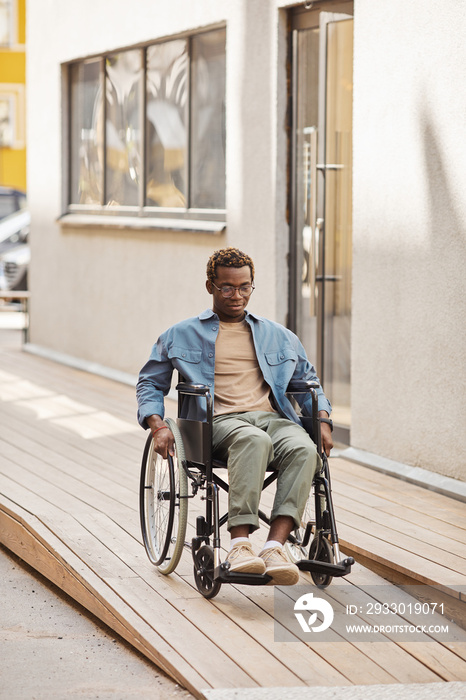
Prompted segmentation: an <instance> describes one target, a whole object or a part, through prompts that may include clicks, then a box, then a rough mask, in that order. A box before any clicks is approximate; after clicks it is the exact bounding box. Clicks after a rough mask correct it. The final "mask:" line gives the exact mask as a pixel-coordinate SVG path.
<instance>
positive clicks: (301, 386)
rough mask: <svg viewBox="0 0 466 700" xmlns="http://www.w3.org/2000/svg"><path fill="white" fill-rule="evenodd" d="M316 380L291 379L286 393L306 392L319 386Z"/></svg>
mask: <svg viewBox="0 0 466 700" xmlns="http://www.w3.org/2000/svg"><path fill="white" fill-rule="evenodd" d="M319 386H320V385H319V384H318V382H311V381H307V380H306V379H292V380H291V382H290V383H289V384H288V387H287V389H286V393H287V394H308V393H309V392H310V391H311V389H318V388H319Z"/></svg>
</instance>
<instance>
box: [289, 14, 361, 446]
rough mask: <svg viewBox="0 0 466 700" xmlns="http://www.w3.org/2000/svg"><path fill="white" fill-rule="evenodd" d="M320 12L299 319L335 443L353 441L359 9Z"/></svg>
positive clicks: (300, 88) (297, 270)
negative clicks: (353, 226) (355, 101)
mask: <svg viewBox="0 0 466 700" xmlns="http://www.w3.org/2000/svg"><path fill="white" fill-rule="evenodd" d="M320 7H325V10H326V11H325V12H324V11H322V10H321V9H318V8H316V9H314V10H312V9H311V10H308V11H307V12H303V11H300V12H299V13H296V14H294V15H293V16H292V27H293V106H294V109H293V151H292V153H293V158H292V194H293V205H292V227H291V231H292V238H291V257H290V261H291V274H290V280H291V288H290V316H289V318H290V325H291V327H292V328H293V330H295V331H296V332H297V333H298V335H299V336H300V338H301V340H302V342H303V344H304V346H305V348H306V351H307V353H308V355H309V358H310V360H311V362H313V363H314V364H315V365H316V368H317V372H318V374H319V377H320V379H321V381H322V384H323V387H324V390H325V393H326V395H327V396H328V398H329V399H330V401H331V402H332V406H333V419H334V423H335V425H336V434H335V437H336V438H337V439H338V440H340V441H343V442H349V429H350V423H351V408H350V370H351V352H350V351H351V345H350V334H351V253H352V235H351V222H352V206H351V203H352V93H353V84H352V79H353V20H352V3H350V2H335V3H326V4H325V6H324V5H321V6H320ZM327 10H329V11H327ZM331 10H332V11H331Z"/></svg>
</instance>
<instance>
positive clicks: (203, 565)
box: [193, 544, 222, 598]
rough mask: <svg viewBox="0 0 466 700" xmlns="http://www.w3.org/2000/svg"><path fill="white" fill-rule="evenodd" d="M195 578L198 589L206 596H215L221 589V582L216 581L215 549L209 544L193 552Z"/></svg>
mask: <svg viewBox="0 0 466 700" xmlns="http://www.w3.org/2000/svg"><path fill="white" fill-rule="evenodd" d="M193 560H194V580H195V581H196V586H197V590H198V591H199V593H201V595H203V596H204V598H214V597H215V596H216V595H217V593H218V592H219V590H220V587H221V585H222V584H221V583H219V582H218V581H214V550H213V549H212V547H210V546H209V545H207V544H203V545H202V547H199V549H198V550H197V552H194V553H193Z"/></svg>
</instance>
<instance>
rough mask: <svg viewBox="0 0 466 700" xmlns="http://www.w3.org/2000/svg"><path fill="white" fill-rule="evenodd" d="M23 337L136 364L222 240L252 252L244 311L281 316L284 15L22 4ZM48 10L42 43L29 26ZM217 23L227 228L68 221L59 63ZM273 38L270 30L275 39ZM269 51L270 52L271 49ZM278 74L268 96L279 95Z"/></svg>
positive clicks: (145, 3) (188, 310)
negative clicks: (222, 70) (27, 316)
mask: <svg viewBox="0 0 466 700" xmlns="http://www.w3.org/2000/svg"><path fill="white" fill-rule="evenodd" d="M28 9H29V12H28V26H29V37H30V44H29V51H28V56H29V62H28V109H29V115H30V118H29V127H28V129H29V132H28V137H29V139H30V143H31V152H30V157H29V188H28V189H29V192H30V206H31V211H32V219H33V223H32V235H31V239H32V258H33V263H32V266H31V267H32V269H31V289H32V292H33V300H32V304H31V307H32V313H31V342H32V343H34V344H36V345H39V346H44V347H47V348H51V349H53V350H55V351H58V352H61V353H65V354H68V355H71V356H75V357H79V358H83V359H86V360H90V361H93V362H97V363H99V364H102V365H104V366H108V367H112V368H115V369H118V370H122V371H125V372H130V373H136V372H137V371H138V370H139V368H140V367H141V365H142V363H143V362H144V361H145V360H146V358H147V356H148V354H149V351H150V348H151V346H152V344H153V342H154V341H155V340H156V338H157V336H158V335H159V333H160V332H162V331H163V330H165V328H167V327H168V326H169V325H171V324H172V323H174V322H175V321H178V320H180V319H183V318H186V317H188V316H191V315H194V314H197V313H200V312H201V311H203V310H204V309H205V308H207V307H208V306H210V301H211V300H210V297H209V295H208V294H207V292H206V290H205V286H204V285H205V267H206V262H207V259H208V257H209V256H210V254H211V253H212V252H213V251H214V250H216V249H218V248H219V247H224V246H227V245H233V246H237V247H239V248H241V249H243V250H245V251H246V252H248V253H249V254H250V255H251V256H252V257H253V259H254V260H255V261H256V267H257V271H256V284H257V289H256V292H255V294H254V298H253V300H252V301H251V304H250V306H251V308H253V309H255V310H256V311H257V313H260V314H262V315H266V316H269V317H272V318H275V319H277V320H279V321H281V322H285V318H286V312H287V285H288V271H287V263H286V254H287V249H288V228H287V224H286V157H287V151H286V148H287V147H286V132H285V114H286V18H285V15H282V14H280V13H278V12H277V11H276V8H275V7H274V4H273V3H270V2H269V1H268V0H254V2H252V3H251V2H247V1H246V0H242V1H238V2H234V3H228V2H214V1H212V0H198V1H197V2H195V3H191V2H184V1H182V0H173V1H172V2H170V3H166V2H164V1H163V0H156V1H154V0H139V2H138V8H137V12H135V11H134V7H133V6H130V5H128V3H127V2H125V1H124V0H116V1H115V2H112V4H111V11H109V5H108V3H95V2H93V1H92V0H82V2H80V3H79V4H76V3H72V4H68V3H66V4H65V5H64V4H63V2H62V0H52V1H51V2H50V1H48V2H44V1H43V0H36V1H35V2H33V3H30V6H29V8H28ZM47 17H55V18H56V21H57V23H58V22H59V26H60V31H57V32H52V33H50V37H49V40H48V41H47V42H44V40H43V33H42V32H40V31H36V28H37V27H39V26H42V25H44V23H46V22H47ZM222 23H226V25H227V69H226V70H227V86H226V92H227V94H226V101H227V124H226V132H227V154H226V170H227V192H226V199H227V227H226V232H225V233H223V234H220V235H219V234H208V233H186V232H182V231H164V230H160V229H159V230H157V229H151V230H149V229H147V230H141V229H133V228H131V227H130V226H127V227H123V228H119V229H112V228H103V227H101V226H99V225H98V224H96V226H95V227H93V228H90V227H86V228H80V227H76V226H73V227H70V226H66V225H64V224H63V223H62V222H60V221H58V218H59V216H60V215H61V214H62V213H63V200H62V182H63V176H64V173H63V167H64V163H65V159H64V158H63V153H64V149H65V144H63V143H62V125H61V120H62V117H63V116H64V115H63V114H62V106H63V96H62V89H64V85H63V83H62V75H61V67H60V66H61V64H63V63H65V62H67V61H70V60H72V59H76V58H80V57H86V56H88V55H92V54H98V53H102V52H104V51H107V50H112V49H117V48H121V47H127V46H133V45H136V44H139V43H141V42H147V41H151V40H154V39H158V38H164V37H171V36H174V35H177V34H179V33H182V32H186V31H192V30H193V29H194V30H196V29H204V28H210V27H215V26H218V25H220V24H222ZM279 37H281V38H279ZM280 52H281V55H279V53H280ZM278 62H279V65H277V64H278ZM277 85H280V92H281V95H280V99H278V97H277Z"/></svg>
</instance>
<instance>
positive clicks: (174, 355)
mask: <svg viewBox="0 0 466 700" xmlns="http://www.w3.org/2000/svg"><path fill="white" fill-rule="evenodd" d="M168 357H169V358H170V360H175V359H177V360H180V362H181V363H184V362H189V363H190V364H198V363H199V362H200V361H201V359H202V350H192V349H191V348H183V347H180V346H179V345H172V347H171V348H170V349H169V351H168Z"/></svg>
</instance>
